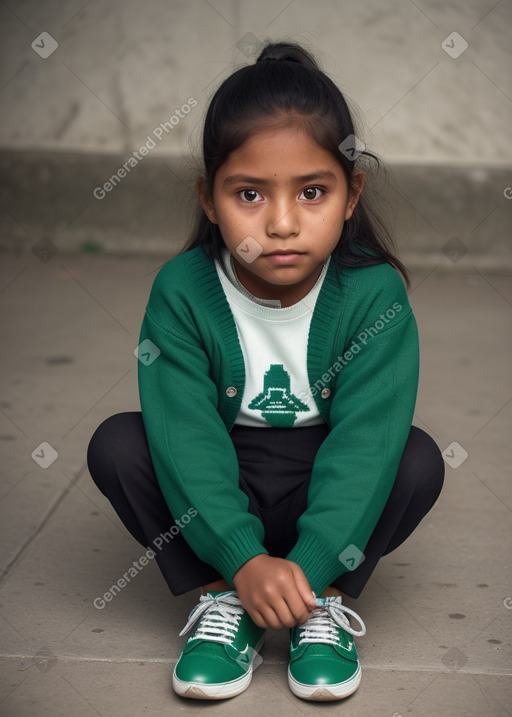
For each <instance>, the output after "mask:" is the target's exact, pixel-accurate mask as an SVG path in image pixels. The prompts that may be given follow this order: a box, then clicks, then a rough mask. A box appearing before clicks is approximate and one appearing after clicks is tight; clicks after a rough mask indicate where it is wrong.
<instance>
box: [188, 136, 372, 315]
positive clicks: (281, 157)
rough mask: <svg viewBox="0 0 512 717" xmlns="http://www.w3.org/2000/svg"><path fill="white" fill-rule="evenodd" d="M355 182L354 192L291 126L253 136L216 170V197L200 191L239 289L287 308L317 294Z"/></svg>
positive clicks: (326, 154) (355, 193) (338, 169)
mask: <svg viewBox="0 0 512 717" xmlns="http://www.w3.org/2000/svg"><path fill="white" fill-rule="evenodd" d="M355 182H356V189H355V190H354V191H353V192H349V191H348V186H347V181H346V179H345V175H344V173H343V170H342V168H341V167H340V165H339V164H338V163H337V162H336V161H335V160H334V158H333V157H332V156H331V155H330V153H329V152H327V151H326V150H325V149H323V148H322V147H320V146H319V145H318V144H317V143H316V142H315V141H314V140H313V139H311V138H310V137H309V136H308V135H307V134H306V133H304V132H303V131H302V130H300V129H299V128H296V127H288V128H285V129H270V130H263V131H261V132H259V133H257V134H254V135H252V136H251V137H250V138H249V139H247V140H246V141H245V142H244V143H243V144H242V145H241V146H240V147H239V148H238V149H236V150H235V151H233V152H232V153H231V154H230V155H229V157H228V159H227V161H226V162H225V163H224V164H223V165H222V166H221V167H220V168H219V170H218V171H217V174H216V175H215V181H214V186H213V197H211V198H209V197H207V196H206V195H205V193H204V191H203V189H202V186H203V185H202V183H201V181H199V182H198V192H199V196H200V198H201V202H202V205H203V208H204V210H205V211H206V213H207V215H208V218H209V219H210V221H212V222H214V223H216V224H218V225H219V229H220V232H221V234H222V238H223V239H224V243H225V245H226V246H227V248H228V249H229V251H230V252H231V254H232V255H233V257H234V261H235V268H236V272H237V275H238V278H239V280H240V282H241V283H242V284H243V285H244V286H245V287H246V289H247V290H248V291H250V292H251V293H252V294H253V295H255V296H258V297H260V298H266V299H280V300H281V302H282V306H290V305H291V304H294V303H296V302H297V301H300V299H302V298H303V297H304V296H306V294H307V293H308V292H309V291H310V290H311V289H312V287H313V286H314V284H315V282H316V280H317V279H318V277H319V275H320V273H321V271H322V266H323V264H324V262H325V260H326V259H327V257H328V256H329V255H330V254H331V253H332V251H333V249H334V248H335V246H336V245H337V243H338V241H339V238H340V236H341V232H342V229H343V224H344V222H345V221H346V220H347V219H349V218H350V216H351V215H352V212H353V210H354V207H355V205H356V204H357V200H358V198H359V194H360V192H361V189H362V186H363V176H362V175H361V174H357V175H356V177H355ZM275 252H280V253H277V254H276V253H275ZM284 252H286V254H284Z"/></svg>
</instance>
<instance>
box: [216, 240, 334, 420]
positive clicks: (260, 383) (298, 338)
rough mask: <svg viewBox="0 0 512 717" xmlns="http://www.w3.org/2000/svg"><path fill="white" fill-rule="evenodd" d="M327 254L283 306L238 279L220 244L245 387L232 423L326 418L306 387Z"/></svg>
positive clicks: (223, 278)
mask: <svg viewBox="0 0 512 717" xmlns="http://www.w3.org/2000/svg"><path fill="white" fill-rule="evenodd" d="M329 261H330V257H328V258H327V261H326V262H325V264H324V266H323V268H322V272H321V274H320V276H319V277H318V279H317V281H316V283H315V285H314V286H313V288H312V289H311V291H309V293H308V294H307V295H306V296H305V297H304V298H303V299H301V300H300V301H298V302H297V303H296V304H293V305H292V306H286V307H284V308H281V302H280V301H279V300H278V299H260V298H259V297H256V296H254V295H253V294H251V293H250V292H249V291H247V289H246V288H245V287H244V286H243V285H242V284H241V283H240V281H239V280H238V277H237V276H236V272H235V269H234V266H233V263H232V256H231V253H230V252H229V250H228V249H227V248H226V247H224V248H223V249H222V261H221V262H220V263H219V262H217V261H216V262H215V266H216V268H217V273H218V275H219V279H220V281H221V284H222V288H223V289H224V293H225V294H226V298H227V300H228V303H229V305H230V307H231V311H232V313H233V316H234V319H235V323H236V328H237V331H238V338H239V341H240V346H241V348H242V353H243V356H244V362H245V374H246V378H245V390H244V395H243V398H242V405H241V407H240V411H239V412H238V415H237V418H236V420H235V423H236V424H239V425H244V426H254V427H260V428H263V427H267V428H268V427H270V426H276V427H292V426H293V427H296V426H314V425H317V424H320V423H324V421H323V419H322V418H321V416H320V414H319V412H318V409H317V407H316V404H315V401H314V400H313V397H312V396H311V393H310V386H309V380H308V374H307V344H308V335H309V326H310V323H311V317H312V315H313V310H314V308H315V303H316V299H317V297H318V294H319V292H320V289H321V287H322V283H323V280H324V278H325V274H326V272H327V268H328V266H329Z"/></svg>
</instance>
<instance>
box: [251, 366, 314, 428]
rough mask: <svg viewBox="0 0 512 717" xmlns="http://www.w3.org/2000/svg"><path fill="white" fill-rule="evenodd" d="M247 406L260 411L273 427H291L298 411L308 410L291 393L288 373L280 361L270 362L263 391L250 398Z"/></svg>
mask: <svg viewBox="0 0 512 717" xmlns="http://www.w3.org/2000/svg"><path fill="white" fill-rule="evenodd" d="M249 408H254V409H255V410H257V411H261V415H262V416H263V418H264V419H265V420H266V421H268V422H269V423H270V425H271V426H273V427H274V428H291V427H292V426H293V424H294V423H295V419H296V414H297V413H299V411H309V407H308V406H306V404H305V403H302V401H301V400H300V399H299V398H297V396H294V395H293V393H291V390H290V374H289V373H288V371H285V368H284V366H283V364H282V363H273V364H270V368H269V370H268V371H266V372H265V378H264V379H263V392H262V393H259V394H258V395H257V396H256V397H255V398H253V399H252V401H251V402H250V404H249Z"/></svg>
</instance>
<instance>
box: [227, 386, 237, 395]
mask: <svg viewBox="0 0 512 717" xmlns="http://www.w3.org/2000/svg"><path fill="white" fill-rule="evenodd" d="M236 394H237V391H236V388H235V387H234V386H229V388H227V389H226V396H229V397H230V398H233V396H236Z"/></svg>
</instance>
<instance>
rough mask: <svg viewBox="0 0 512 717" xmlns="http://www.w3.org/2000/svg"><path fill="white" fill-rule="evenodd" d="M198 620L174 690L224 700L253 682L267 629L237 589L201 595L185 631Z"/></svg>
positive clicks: (175, 676)
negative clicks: (254, 618)
mask: <svg viewBox="0 0 512 717" xmlns="http://www.w3.org/2000/svg"><path fill="white" fill-rule="evenodd" d="M196 623H198V624H197V627H196V629H195V631H194V634H193V635H192V636H191V637H189V638H188V640H187V643H186V645H185V647H184V649H183V652H182V653H181V656H180V659H179V660H178V662H177V663H176V667H175V668H174V672H173V676H172V685H173V688H174V690H175V691H176V692H177V693H178V694H179V695H181V696H182V697H191V698H193V699H196V700H222V699H225V698H226V697H234V696H235V695H238V694H240V692H243V691H244V690H246V689H247V688H248V687H249V684H250V682H251V679H252V673H253V671H254V669H255V667H257V666H258V664H260V663H261V662H262V661H263V660H262V659H261V657H260V656H259V654H258V650H259V648H260V647H261V646H262V645H263V640H264V636H265V630H264V629H263V628H260V627H258V626H257V625H255V624H254V622H253V621H252V620H251V618H250V617H249V615H248V613H247V612H246V611H245V610H244V608H243V606H242V602H241V601H240V598H239V597H238V595H237V593H236V592H235V591H234V590H228V591H225V592H222V591H217V590H211V591H210V592H208V593H207V594H206V595H201V597H200V599H199V603H198V604H197V605H196V607H195V608H194V609H193V610H192V612H191V613H190V615H189V616H188V622H187V624H186V625H185V627H184V628H183V630H182V631H181V632H180V637H181V636H182V635H185V634H186V633H187V632H190V630H191V629H192V628H193V627H194V625H196Z"/></svg>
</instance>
